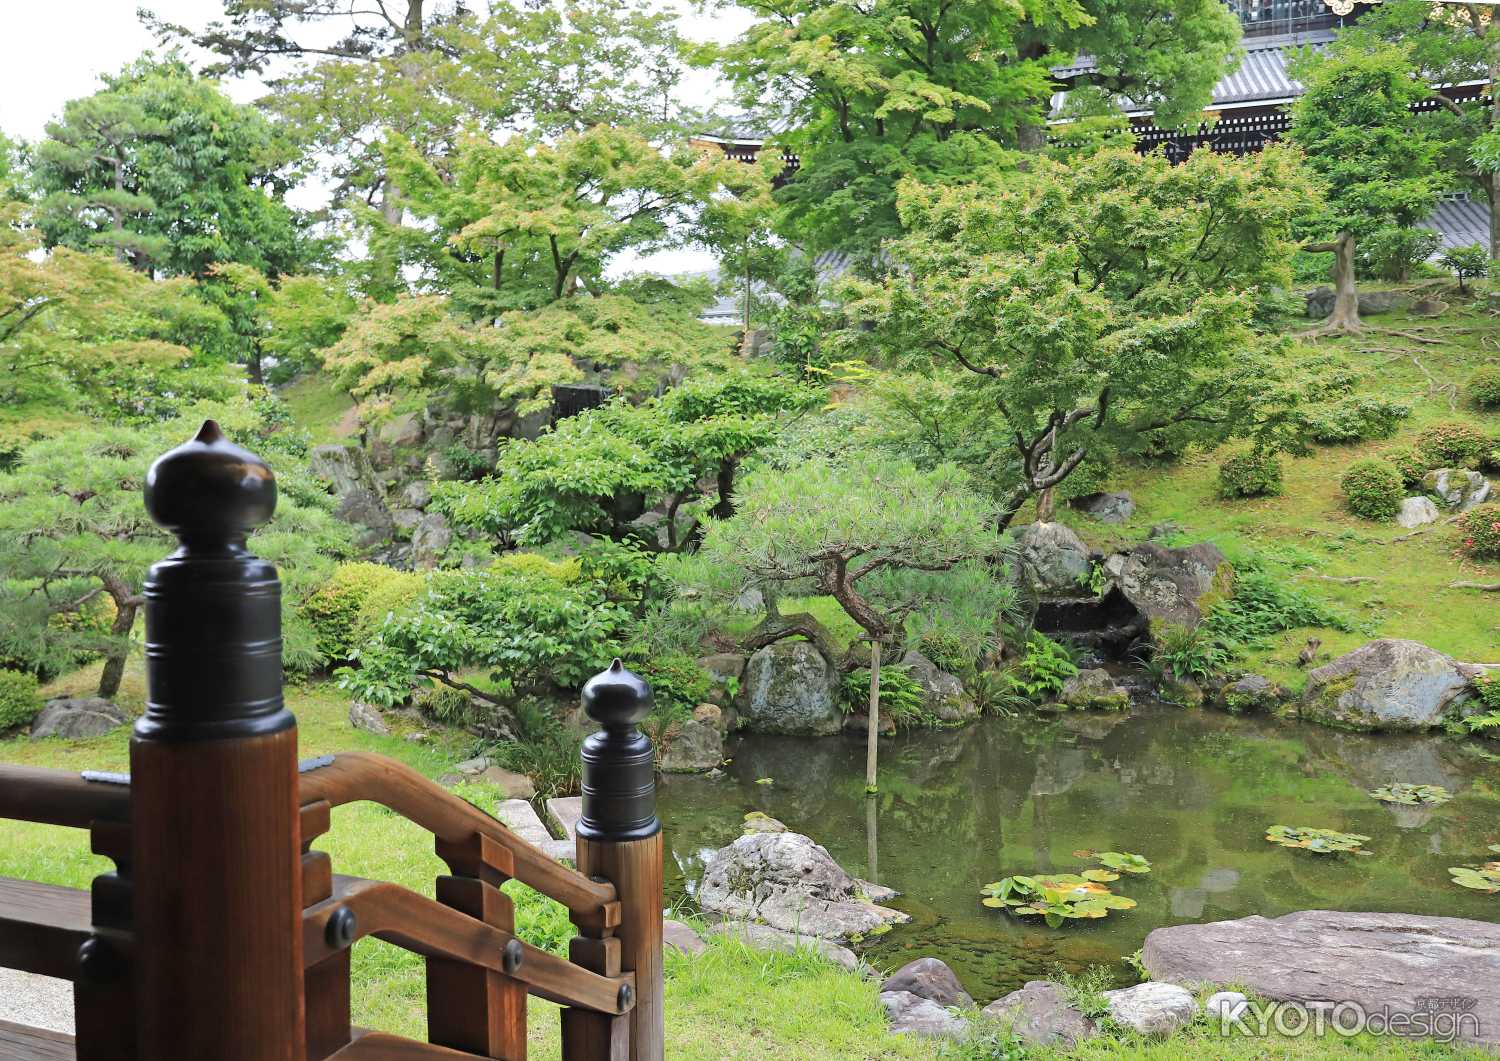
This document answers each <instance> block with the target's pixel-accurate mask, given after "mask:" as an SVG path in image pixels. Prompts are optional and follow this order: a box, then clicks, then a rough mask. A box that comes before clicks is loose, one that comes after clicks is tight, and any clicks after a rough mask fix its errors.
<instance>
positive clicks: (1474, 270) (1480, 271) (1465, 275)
mask: <svg viewBox="0 0 1500 1061" xmlns="http://www.w3.org/2000/svg"><path fill="white" fill-rule="evenodd" d="M1438 264H1439V265H1441V266H1442V267H1443V268H1444V269H1447V270H1448V271H1449V272H1451V273H1452V274H1453V276H1454V279H1456V280H1457V281H1458V290H1459V293H1460V294H1467V293H1468V290H1469V288H1468V284H1467V281H1469V280H1473V279H1474V278H1476V277H1481V276H1488V275H1489V274H1490V252H1489V250H1488V249H1487V248H1485V247H1483V246H1481V245H1480V244H1478V243H1471V244H1470V245H1469V246H1467V247H1453V248H1451V249H1449V250H1447V251H1445V252H1443V254H1442V256H1441V257H1439V258H1438Z"/></svg>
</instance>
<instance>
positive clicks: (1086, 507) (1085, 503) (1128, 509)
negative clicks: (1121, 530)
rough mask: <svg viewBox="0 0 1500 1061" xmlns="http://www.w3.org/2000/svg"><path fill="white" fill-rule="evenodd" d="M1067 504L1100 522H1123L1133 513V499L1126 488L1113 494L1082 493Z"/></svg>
mask: <svg viewBox="0 0 1500 1061" xmlns="http://www.w3.org/2000/svg"><path fill="white" fill-rule="evenodd" d="M1068 505H1069V506H1070V507H1072V508H1075V509H1077V510H1078V511H1079V512H1083V513H1086V514H1087V515H1089V516H1091V517H1093V518H1094V519H1096V520H1098V521H1099V522H1100V523H1124V522H1125V521H1126V520H1127V519H1129V518H1130V517H1131V515H1133V514H1134V513H1135V500H1134V499H1133V498H1131V496H1130V493H1129V491H1126V490H1121V491H1120V492H1119V493H1114V494H1110V493H1098V494H1084V495H1083V496H1082V497H1075V498H1073V500H1071V501H1069V502H1068Z"/></svg>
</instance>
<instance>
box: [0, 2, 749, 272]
mask: <svg viewBox="0 0 1500 1061" xmlns="http://www.w3.org/2000/svg"><path fill="white" fill-rule="evenodd" d="M0 4H3V5H4V6H5V8H6V9H7V10H6V12H5V32H4V33H0V129H3V130H4V131H5V132H6V133H9V134H10V135H11V136H19V137H21V138H23V139H27V140H34V139H36V138H38V137H40V136H41V135H42V131H43V127H44V126H45V125H46V123H47V122H48V121H49V120H50V119H52V118H53V117H55V116H57V115H58V114H59V113H60V112H61V111H62V106H63V104H64V103H65V102H66V101H67V100H70V99H73V98H75V97H77V96H86V95H89V94H90V93H92V92H94V91H95V90H96V89H97V88H98V87H99V75H100V74H102V73H109V72H113V71H116V70H119V69H120V68H121V67H122V66H124V65H125V64H126V63H128V62H129V61H130V60H132V59H134V58H135V57H136V56H137V55H139V54H140V53H141V52H143V51H145V50H146V49H147V48H151V47H154V46H155V45H156V42H155V41H154V40H152V38H151V35H150V34H149V33H148V32H146V28H145V27H144V26H142V25H141V23H140V21H139V20H138V19H137V18H136V9H137V7H140V6H144V7H147V8H149V9H151V10H152V11H154V12H155V13H156V14H157V15H158V16H160V17H161V18H163V19H165V20H167V21H169V22H175V23H178V24H181V25H186V26H189V27H192V28H198V27H201V26H202V25H204V24H205V23H207V22H209V21H211V20H212V19H213V18H215V17H216V16H218V15H220V14H221V13H222V11H223V5H222V3H221V2H220V0H50V2H43V3H28V2H22V0H0ZM662 6H663V7H667V6H680V5H673V4H671V3H668V2H663V3H662ZM747 22H748V16H747V15H746V13H745V12H743V11H740V10H733V11H729V12H717V13H715V14H713V15H712V16H702V15H693V14H688V15H687V16H686V17H685V18H684V29H685V32H686V33H687V34H688V35H689V36H692V37H695V38H698V39H708V38H717V39H721V40H722V39H727V38H728V37H729V36H732V35H733V34H735V33H738V32H739V31H740V30H741V29H743V28H744V26H745V25H746V24H747ZM225 87H226V88H227V89H228V90H229V92H230V94H231V95H232V96H234V98H236V99H238V100H242V101H246V102H248V101H249V100H252V99H254V98H255V96H256V95H257V94H258V86H256V85H253V84H246V83H236V82H230V83H229V84H227V85H226V86H225ZM707 87H708V84H707V83H705V84H704V89H705V90H706V89H707ZM620 264H621V265H622V266H623V265H625V264H626V263H620ZM646 264H647V265H648V266H649V267H650V268H652V269H655V270H658V271H663V272H681V271H686V270H696V269H704V268H708V267H709V266H711V265H712V260H711V259H709V258H708V257H707V256H706V255H702V254H697V253H692V252H682V253H671V254H666V255H656V256H653V258H652V259H651V260H650V261H649V262H648V263H646ZM612 271H618V270H612Z"/></svg>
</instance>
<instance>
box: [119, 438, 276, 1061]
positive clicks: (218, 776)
mask: <svg viewBox="0 0 1500 1061" xmlns="http://www.w3.org/2000/svg"><path fill="white" fill-rule="evenodd" d="M145 493H146V508H147V510H148V511H149V512H150V513H151V518H152V519H154V520H155V521H156V522H157V523H158V524H160V525H161V526H162V527H165V528H166V529H167V530H170V531H172V532H173V533H174V534H176V535H177V537H178V539H179V541H180V542H181V543H182V544H181V548H179V549H178V550H177V551H176V552H174V553H173V554H172V555H171V556H169V557H168V558H167V559H165V560H163V561H161V562H160V563H158V564H155V565H154V566H153V567H152V568H151V571H150V574H149V575H148V576H147V578H146V594H145V595H146V696H147V699H146V714H145V716H144V717H143V718H141V719H140V721H138V722H137V723H136V726H135V733H134V736H133V737H132V739H131V742H130V765H131V837H132V843H131V847H132V854H133V858H132V860H131V861H132V870H133V873H134V892H135V931H136V940H137V950H138V953H137V964H136V970H137V981H136V1004H137V1007H138V1009H139V1012H140V1033H139V1035H140V1056H141V1057H142V1058H150V1059H151V1061H189V1059H191V1061H201V1059H203V1058H210V1057H211V1058H215V1059H216V1061H273V1059H274V1061H282V1059H287V1061H296V1059H298V1058H300V1057H302V1056H303V1053H304V1043H303V1036H304V1030H303V1019H304V1018H303V1001H302V944H301V940H302V933H301V915H302V896H301V891H302V888H301V880H300V876H299V855H300V844H299V828H298V821H297V726H296V721H295V720H294V719H293V718H292V715H291V713H290V712H288V711H287V710H286V708H285V707H284V706H283V704H282V700H281V585H280V583H279V582H278V581H277V578H276V569H275V568H274V567H272V566H271V565H270V564H268V563H266V562H265V561H263V560H260V559H257V558H256V557H254V556H252V555H251V554H250V553H249V552H248V551H247V550H246V548H245V535H246V534H247V533H248V532H249V531H251V530H253V529H254V528H256V527H258V526H260V525H261V524H263V523H265V522H266V521H267V520H269V519H270V518H271V513H272V512H273V511H274V510H275V507H276V480H275V478H274V477H273V476H272V474H271V470H270V469H269V468H267V467H266V466H265V464H263V463H262V462H261V461H260V459H259V458H258V457H256V456H255V455H254V454H252V453H249V452H247V451H246V450H243V449H241V448H240V447H238V446H236V445H234V444H232V443H231V442H229V441H228V440H227V439H226V438H225V437H224V435H223V434H222V432H220V430H219V427H218V425H217V424H215V423H214V422H213V421H212V420H209V421H206V422H205V423H204V425H203V428H202V430H200V431H199V432H198V435H197V437H196V438H194V439H193V440H192V441H191V442H188V443H186V444H184V445H182V446H179V447H177V448H176V449H174V450H172V451H171V452H169V453H167V454H165V455H163V456H162V457H160V458H158V459H157V461H156V463H155V464H153V465H152V466H151V470H150V471H149V472H148V473H147V475H146V490H145Z"/></svg>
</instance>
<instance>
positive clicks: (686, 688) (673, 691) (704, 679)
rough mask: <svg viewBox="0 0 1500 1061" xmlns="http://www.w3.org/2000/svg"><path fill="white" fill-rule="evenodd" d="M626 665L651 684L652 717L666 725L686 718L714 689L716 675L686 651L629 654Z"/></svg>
mask: <svg viewBox="0 0 1500 1061" xmlns="http://www.w3.org/2000/svg"><path fill="white" fill-rule="evenodd" d="M624 660H625V665H626V666H627V667H629V668H630V669H631V670H633V671H635V673H636V674H638V675H640V676H641V677H642V678H644V679H645V680H646V682H647V684H649V685H650V686H651V699H652V700H653V702H654V703H655V707H654V708H653V709H652V712H651V714H652V716H653V718H654V719H655V720H656V722H657V723H658V724H659V725H660V726H662V727H665V726H666V725H668V724H669V723H671V722H672V721H674V720H676V719H686V718H688V717H689V716H690V715H692V713H693V708H695V707H697V706H698V705H699V704H701V703H703V702H704V701H705V700H707V699H708V696H709V693H710V692H712V691H713V684H714V682H713V675H711V674H709V673H708V671H706V670H704V669H703V667H702V665H701V664H699V662H698V661H697V660H696V659H694V658H693V657H692V656H689V655H688V654H687V653H685V652H660V653H651V654H649V655H646V654H636V653H633V652H631V653H627V654H626V655H625V657H624Z"/></svg>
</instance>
